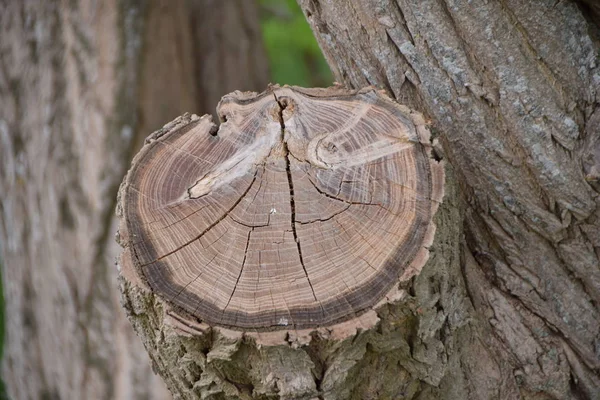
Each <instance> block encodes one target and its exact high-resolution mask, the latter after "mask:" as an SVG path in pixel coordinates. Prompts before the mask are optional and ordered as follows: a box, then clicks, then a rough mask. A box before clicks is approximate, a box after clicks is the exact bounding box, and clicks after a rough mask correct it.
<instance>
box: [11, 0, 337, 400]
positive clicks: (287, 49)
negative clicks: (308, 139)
mask: <svg viewBox="0 0 600 400" xmlns="http://www.w3.org/2000/svg"><path fill="white" fill-rule="evenodd" d="M258 1H259V5H260V22H261V28H262V34H263V39H264V43H265V47H266V50H267V54H268V57H269V64H270V69H271V82H272V83H279V84H281V85H284V84H288V85H298V86H304V87H327V86H331V85H332V84H333V77H332V74H331V71H330V69H329V66H328V65H327V63H326V62H325V59H324V58H323V55H322V54H321V50H320V49H319V46H318V44H317V42H316V40H315V38H314V36H313V33H312V31H311V29H310V27H309V25H308V23H307V22H306V20H305V18H304V15H303V14H302V10H301V9H300V7H299V6H298V4H297V3H296V1H295V0H258ZM1 261H2V260H0V270H1V269H2V268H3V266H2V262H1ZM4 335H5V331H4V294H3V285H2V275H1V274H0V360H1V359H2V354H3V343H4ZM6 398H7V397H6V392H5V387H4V382H3V381H2V377H1V375H0V400H4V399H6Z"/></svg>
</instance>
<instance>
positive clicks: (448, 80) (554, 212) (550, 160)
mask: <svg viewBox="0 0 600 400" xmlns="http://www.w3.org/2000/svg"><path fill="white" fill-rule="evenodd" d="M299 3H300V5H301V7H302V9H303V10H304V13H305V15H306V17H307V19H308V21H309V22H310V24H311V25H312V28H313V30H314V32H315V34H316V36H317V39H318V41H319V43H320V46H321V48H322V49H323V52H324V53H325V56H326V58H327V60H328V62H329V64H330V65H331V67H332V69H333V70H334V73H335V76H336V78H337V80H338V81H340V82H343V83H344V84H346V85H348V86H350V87H362V86H365V85H374V86H377V87H380V88H383V89H385V90H387V91H388V93H390V94H391V95H393V96H395V98H396V99H398V100H399V101H400V102H402V103H405V104H409V105H411V106H412V107H413V108H416V109H417V110H421V111H423V112H425V113H426V114H427V115H428V116H429V117H430V118H431V121H432V124H433V129H434V130H435V131H436V132H437V136H438V138H439V140H440V142H441V144H442V146H443V150H444V152H445V156H446V158H447V159H448V160H449V161H450V163H451V164H452V165H453V166H454V168H455V170H456V174H457V177H458V180H459V183H460V187H461V191H462V199H463V204H464V210H465V219H464V228H465V238H464V245H463V255H462V259H461V264H462V275H463V278H464V282H462V281H461V282H460V286H461V287H462V286H463V285H465V286H466V288H467V289H468V297H467V298H463V297H461V292H460V291H456V292H454V293H456V294H459V295H457V296H455V297H453V302H457V303H461V302H466V303H469V304H470V305H472V306H473V309H472V312H471V313H470V317H469V318H470V323H469V328H468V329H463V330H460V331H456V332H454V333H452V331H451V330H448V329H447V327H448V326H451V325H452V324H453V323H455V322H456V316H455V315H453V314H452V312H451V310H449V309H448V308H446V307H445V306H442V305H440V318H442V319H443V320H444V323H443V324H441V325H440V326H439V327H438V329H437V331H436V332H437V333H436V334H437V335H439V336H440V338H441V341H442V343H443V344H444V346H443V348H442V349H441V352H442V353H444V354H448V355H449V354H451V353H453V352H455V356H452V357H450V358H449V360H448V363H447V364H446V365H445V366H444V370H443V372H442V378H441V380H439V381H436V382H435V383H434V384H433V385H432V386H430V385H427V384H424V385H423V386H422V387H421V389H420V390H419V391H418V392H417V393H415V394H414V396H412V397H410V398H417V397H418V398H428V399H429V398H438V397H439V398H472V399H492V398H495V399H509V398H510V399H514V398H530V399H531V398H536V399H540V398H552V399H568V398H569V399H570V398H579V399H598V398H600V379H599V378H598V373H599V371H600V315H599V310H598V304H599V301H600V264H599V257H600V208H599V207H598V205H599V204H598V202H599V196H598V193H599V191H600V182H599V178H600V107H599V103H600V99H599V97H598V93H599V92H598V91H599V89H600V69H599V68H600V67H599V60H598V51H599V49H600V45H599V42H598V36H597V33H598V25H597V22H598V21H599V19H598V14H597V13H596V12H597V10H598V8H597V5H595V3H594V2H589V4H588V5H586V4H583V3H578V2H574V1H560V2H556V1H532V2H521V1H511V0H509V1H489V2H478V1H475V2H473V1H461V0H426V1H410V0H398V1H393V0H354V1H345V0H334V1H321V0H299ZM594 10H595V11H594ZM432 290H434V291H440V296H441V297H443V296H444V293H446V294H447V293H448V291H449V289H448V288H443V287H439V288H435V287H432ZM454 369H456V370H458V371H453V370H454ZM421 382H423V381H422V380H421ZM428 383H429V384H431V382H428ZM419 393H420V394H421V397H419Z"/></svg>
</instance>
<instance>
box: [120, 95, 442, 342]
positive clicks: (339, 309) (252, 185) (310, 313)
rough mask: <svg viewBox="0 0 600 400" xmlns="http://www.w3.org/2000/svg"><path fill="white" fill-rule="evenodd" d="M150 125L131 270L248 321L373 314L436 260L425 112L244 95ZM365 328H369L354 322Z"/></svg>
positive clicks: (204, 311)
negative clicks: (200, 113) (208, 110)
mask: <svg viewBox="0 0 600 400" xmlns="http://www.w3.org/2000/svg"><path fill="white" fill-rule="evenodd" d="M217 111H218V115H219V116H220V117H221V119H222V123H221V125H220V126H219V127H217V126H215V125H214V124H213V123H212V121H211V119H210V117H208V116H204V117H202V118H199V117H197V116H189V115H186V116H184V117H180V118H178V119H177V120H175V121H173V122H172V123H171V124H169V125H167V126H165V128H163V129H161V130H159V131H157V132H155V133H154V134H152V135H151V136H150V137H149V138H148V139H147V140H146V144H145V146H144V147H143V149H142V150H141V151H140V153H139V154H138V155H137V156H136V158H135V159H134V162H133V165H132V168H131V170H130V171H129V173H128V175H127V177H126V179H125V181H124V182H123V185H122V187H121V190H120V200H119V210H120V215H121V228H120V237H121V240H120V242H121V243H122V245H123V246H124V247H125V251H124V253H123V256H122V257H123V260H122V263H128V264H131V265H133V267H134V268H133V269H134V271H135V273H136V274H137V275H138V277H139V278H140V282H142V283H143V284H144V285H147V286H148V287H149V289H150V290H152V291H153V292H154V293H155V294H156V295H157V296H159V297H160V298H161V299H162V300H163V301H165V302H166V303H167V304H169V305H170V306H172V307H173V309H174V310H176V311H177V312H178V313H179V314H180V315H184V316H186V318H194V319H200V320H202V321H204V322H206V323H207V324H209V325H218V326H223V327H227V328H232V329H236V330H254V331H259V332H260V331H265V330H266V331H269V330H286V329H311V328H316V327H327V326H333V325H335V324H339V323H342V322H345V323H348V322H350V323H352V321H353V320H355V319H357V321H358V318H359V317H360V316H361V315H363V314H365V313H367V312H373V311H372V310H373V309H374V308H376V306H377V305H378V304H381V302H385V301H389V300H390V299H392V298H394V296H396V297H397V296H398V294H399V293H400V292H401V291H400V290H399V289H398V287H399V283H400V282H401V281H402V280H407V279H409V278H411V277H412V276H414V275H415V274H417V273H418V272H419V271H420V269H421V268H422V266H423V265H424V263H425V262H426V260H427V257H428V250H427V247H428V246H429V245H430V244H431V242H432V240H433V236H434V232H435V227H434V225H433V223H432V218H433V214H434V213H435V211H436V209H437V206H438V204H439V202H440V201H441V199H442V196H443V179H444V178H443V169H442V167H441V165H440V164H439V163H437V162H436V161H434V160H433V159H432V158H431V156H430V152H431V145H430V138H429V132H428V131H427V129H426V127H425V124H424V122H423V119H422V117H421V116H420V115H419V114H417V113H414V112H411V111H409V110H408V109H407V108H405V107H403V106H400V105H398V104H396V103H394V102H393V101H391V100H389V99H388V98H387V97H386V96H385V95H384V94H382V93H380V92H379V91H377V90H375V89H373V88H366V89H362V90H360V91H348V90H344V89H340V88H329V89H302V88H297V87H283V88H282V87H278V86H273V87H270V88H269V89H268V90H267V91H265V92H263V93H260V94H257V93H241V92H234V93H231V94H229V95H226V96H225V97H223V99H222V100H221V102H220V103H219V105H218V108H217ZM357 323H358V322H357Z"/></svg>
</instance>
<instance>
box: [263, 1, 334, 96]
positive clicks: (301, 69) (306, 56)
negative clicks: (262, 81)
mask: <svg viewBox="0 0 600 400" xmlns="http://www.w3.org/2000/svg"><path fill="white" fill-rule="evenodd" d="M259 4H260V19H261V27H262V33H263V38H264V41H265V47H266V49H267V54H268V56H269V63H270V66H271V80H272V82H273V83H279V84H281V85H283V84H288V85H298V86H305V87H327V86H331V85H332V84H333V77H332V75H331V71H330V69H329V66H328V65H327V63H326V62H325V59H324V58H323V55H322V53H321V49H320V48H319V45H318V44H317V42H316V40H315V37H314V35H313V33H312V31H311V29H310V27H309V26H308V22H306V19H305V18H304V14H302V10H301V9H300V7H299V6H298V4H297V3H296V1H295V0H283V1H282V0H259Z"/></svg>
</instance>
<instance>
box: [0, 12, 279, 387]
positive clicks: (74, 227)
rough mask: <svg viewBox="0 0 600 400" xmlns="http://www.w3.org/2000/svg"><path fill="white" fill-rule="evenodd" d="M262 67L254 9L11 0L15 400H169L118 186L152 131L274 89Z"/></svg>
mask: <svg viewBox="0 0 600 400" xmlns="http://www.w3.org/2000/svg"><path fill="white" fill-rule="evenodd" d="M207 32H211V34H212V35H213V36H210V37H209V36H207ZM215 59H221V60H227V63H228V64H229V65H235V66H236V68H235V69H234V68H231V69H221V70H219V71H216V70H215V68H214V67H212V65H214V63H215ZM265 60H266V57H265V54H264V51H263V49H262V44H261V37H260V31H259V27H258V21H257V12H256V9H255V5H254V3H253V2H248V1H245V0H238V1H235V0H232V1H227V2H218V1H210V0H197V1H190V2H188V3H186V2H175V3H173V2H167V1H154V2H150V3H148V4H146V3H145V2H138V1H134V0H120V1H116V0H115V1H101V2H96V1H87V0H81V1H76V2H73V1H70V2H67V1H45V2H38V1H2V2H0V193H1V195H0V196H1V200H2V202H1V205H0V215H1V221H2V223H1V229H0V247H1V248H2V254H1V255H2V265H3V271H2V273H3V276H2V277H3V282H4V285H5V300H6V330H7V335H6V344H5V358H4V360H3V365H2V376H3V378H4V379H5V381H6V384H7V389H8V392H9V396H10V398H13V399H60V398H62V399H133V398H157V399H158V398H161V399H163V398H165V396H168V393H167V392H166V390H165V389H164V385H163V383H162V382H161V381H160V380H159V379H158V378H156V377H155V376H154V374H152V372H151V370H150V368H149V363H148V361H147V356H146V354H144V351H143V348H142V346H141V345H140V341H139V339H138V338H137V337H135V335H134V333H133V331H132V330H131V327H130V324H129V323H128V322H127V321H126V319H125V318H124V314H123V312H122V309H121V307H120V305H119V296H118V294H117V290H116V288H117V284H116V277H117V273H116V268H115V266H114V260H115V258H116V256H117V254H118V250H117V246H116V244H115V242H114V239H113V236H114V232H115V230H116V225H115V219H114V217H113V214H114V207H115V202H116V193H117V188H118V185H119V183H120V181H121V179H122V177H123V175H124V173H125V172H126V170H127V165H128V164H129V161H130V158H131V156H132V154H133V152H134V151H135V149H136V148H139V146H140V145H141V139H143V137H144V136H145V135H146V134H147V132H149V131H152V130H154V129H156V128H158V127H160V126H162V125H163V124H164V122H165V121H168V120H170V119H172V118H173V117H175V116H176V115H179V114H180V113H182V112H184V111H195V112H198V111H200V110H201V111H204V112H211V111H212V108H211V107H212V104H213V102H214V101H215V96H216V95H215V93H226V92H228V91H230V90H233V88H242V87H244V88H246V89H262V88H264V87H265V85H266V84H267V83H268V74H267V67H266V64H265V63H266V61H265ZM217 72H218V78H217V75H213V74H216V73H217ZM211 77H215V78H211Z"/></svg>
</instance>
